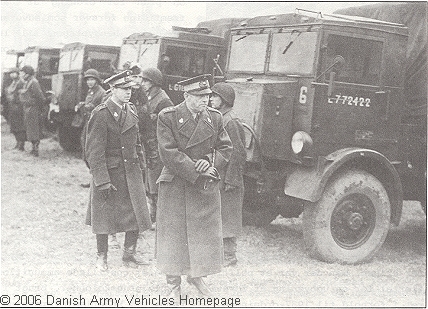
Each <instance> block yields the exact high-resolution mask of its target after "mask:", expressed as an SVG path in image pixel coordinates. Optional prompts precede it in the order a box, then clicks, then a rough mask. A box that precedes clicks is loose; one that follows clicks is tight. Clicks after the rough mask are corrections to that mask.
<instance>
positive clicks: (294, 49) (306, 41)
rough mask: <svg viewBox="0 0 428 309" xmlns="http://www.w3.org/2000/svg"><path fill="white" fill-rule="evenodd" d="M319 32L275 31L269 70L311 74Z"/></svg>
mask: <svg viewBox="0 0 428 309" xmlns="http://www.w3.org/2000/svg"><path fill="white" fill-rule="evenodd" d="M317 35H318V33H317V32H299V31H294V32H289V33H275V34H273V37H272V48H271V55H270V63H269V68H268V71H269V72H272V73H287V74H299V75H300V74H302V75H307V74H311V73H312V71H313V67H314V58H315V51H316V43H317Z"/></svg>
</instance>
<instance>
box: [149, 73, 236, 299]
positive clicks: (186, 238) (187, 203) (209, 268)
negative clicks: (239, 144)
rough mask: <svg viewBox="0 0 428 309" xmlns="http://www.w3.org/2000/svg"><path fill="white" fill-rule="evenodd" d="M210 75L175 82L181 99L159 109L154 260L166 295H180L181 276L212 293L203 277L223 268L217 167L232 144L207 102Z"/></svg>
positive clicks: (225, 156)
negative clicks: (163, 276)
mask: <svg viewBox="0 0 428 309" xmlns="http://www.w3.org/2000/svg"><path fill="white" fill-rule="evenodd" d="M208 78H209V75H201V76H197V77H194V78H191V79H188V80H185V81H182V82H180V83H179V84H180V85H181V86H182V87H183V90H184V99H185V100H184V102H182V103H180V104H179V105H177V106H172V107H167V108H165V109H163V110H162V111H161V112H160V113H159V116H158V123H157V138H158V143H159V155H160V159H161V160H162V163H163V164H164V168H163V169H162V172H161V175H160V176H159V178H158V181H157V182H158V184H159V199H158V209H157V218H156V219H157V220H156V223H157V226H156V259H157V266H158V268H159V270H160V271H162V272H163V273H164V274H166V280H167V284H168V288H169V291H170V297H173V298H174V299H175V300H176V299H178V297H179V295H180V294H181V275H187V281H188V283H189V284H191V285H192V286H194V287H195V288H196V289H197V290H198V291H199V293H200V294H202V295H204V296H209V295H211V291H210V289H209V288H208V286H207V285H206V284H205V282H204V280H203V277H205V276H208V275H210V274H215V273H218V272H220V271H221V267H222V259H223V248H222V230H221V205H220V191H219V176H218V175H219V173H218V170H221V169H222V168H224V167H225V166H226V164H227V162H228V161H229V157H230V155H231V152H232V143H231V141H230V139H229V136H228V135H227V132H226V131H225V129H224V127H223V120H222V115H221V113H220V112H218V111H217V110H215V109H212V108H210V107H208V102H209V94H210V93H211V90H210V87H209V81H208Z"/></svg>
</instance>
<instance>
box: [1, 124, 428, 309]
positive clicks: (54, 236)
mask: <svg viewBox="0 0 428 309" xmlns="http://www.w3.org/2000/svg"><path fill="white" fill-rule="evenodd" d="M1 128H2V131H1V295H6V296H2V297H1V299H0V301H1V302H2V304H3V305H6V304H7V300H8V298H7V296H9V299H10V305H14V304H15V305H19V304H21V305H22V304H31V303H34V304H38V303H40V305H43V306H51V305H52V304H51V303H52V302H55V303H54V305H55V306H58V304H59V303H58V301H60V302H61V305H63V306H64V305H65V306H66V305H68V304H75V305H78V306H84V307H95V306H103V307H104V306H116V303H115V302H114V299H115V298H116V299H119V300H118V303H117V304H118V305H119V306H121V307H128V306H133V307H137V306H139V307H141V306H143V307H144V306H146V307H147V306H148V307H152V306H154V305H155V306H156V304H157V303H154V302H155V301H154V300H152V303H148V299H149V300H150V299H153V298H156V299H158V297H164V296H166V295H165V293H166V285H165V279H164V276H163V275H162V274H161V273H160V272H159V271H158V270H157V269H156V264H155V261H154V260H153V251H154V236H155V234H154V232H153V231H147V232H145V233H144V239H140V241H139V244H140V246H139V252H140V253H141V254H143V255H145V256H146V257H147V258H151V259H152V264H151V265H149V266H146V267H141V268H139V269H138V270H131V269H127V268H124V267H123V266H122V265H121V259H120V258H121V251H120V250H111V251H110V252H109V266H110V269H109V271H108V272H106V273H99V272H98V271H96V270H95V269H94V261H95V251H96V243H95V237H94V235H93V234H92V232H91V229H90V227H88V226H85V225H84V217H85V212H86V205H87V200H88V192H89V189H85V188H82V187H81V186H80V184H81V183H86V182H89V179H90V176H89V173H88V170H87V168H86V166H85V165H84V163H83V162H82V161H81V160H80V159H79V158H78V157H77V156H76V154H71V153H67V152H64V151H63V150H62V149H61V148H60V147H59V145H58V143H57V141H56V140H55V138H54V137H50V138H47V139H44V140H43V141H42V142H41V145H40V157H39V158H35V157H32V156H30V155H29V151H30V145H29V144H27V145H26V147H27V149H26V152H25V153H22V152H18V151H16V150H12V148H13V146H14V143H15V142H14V138H13V136H12V135H11V134H10V133H9V128H8V126H7V124H6V123H5V122H4V119H3V120H2V126H1ZM118 238H119V241H120V242H122V241H123V235H118ZM238 259H239V262H238V265H237V266H236V267H233V268H227V269H225V270H224V271H223V272H222V273H220V274H217V275H213V276H209V277H208V278H207V283H208V284H209V285H210V287H211V288H212V290H213V291H214V292H215V293H216V296H217V297H220V298H221V297H223V298H233V300H234V305H235V306H236V305H237V303H236V301H237V300H239V306H245V307H250V306H251V307H261V306H270V307H271V306H281V307H301V306H305V307H343V306H353V307H363V306H364V307H367V306H368V307H375V306H376V307H377V306H382V307H402V306H406V307H415V306H416V307H424V306H425V305H426V217H425V215H424V213H423V212H422V210H421V207H420V204H419V203H418V202H409V201H406V202H405V204H404V210H403V217H402V220H401V223H400V225H399V226H398V227H393V228H392V229H391V231H390V233H389V234H388V237H387V239H386V241H385V244H384V245H383V247H382V248H381V250H380V251H379V253H378V254H377V255H376V257H375V259H374V260H373V261H372V262H370V263H367V264H363V265H357V266H350V265H346V266H345V265H338V264H326V263H323V262H320V261H317V260H314V259H311V258H309V257H308V256H307V254H306V252H305V249H304V244H303V235H302V224H301V220H300V219H284V218H277V219H276V220H275V221H274V222H273V223H272V224H270V225H269V226H267V227H264V228H257V227H249V226H247V227H245V228H244V233H243V235H242V237H241V238H240V239H239V242H238ZM183 293H187V294H188V295H189V297H192V295H195V291H193V290H192V289H191V287H189V286H188V285H187V283H183ZM16 295H23V296H16ZM31 295H33V296H31ZM34 295H40V296H34ZM133 296H134V298H133V299H132V302H131V303H129V302H128V300H131V298H132V297H133ZM58 299H59V300H58ZM136 300H137V302H136ZM91 301H92V303H91ZM138 301H143V303H140V304H139V305H138ZM17 302H18V303H17ZM67 302H69V303H67ZM229 304H230V303H229ZM188 305H189V304H188Z"/></svg>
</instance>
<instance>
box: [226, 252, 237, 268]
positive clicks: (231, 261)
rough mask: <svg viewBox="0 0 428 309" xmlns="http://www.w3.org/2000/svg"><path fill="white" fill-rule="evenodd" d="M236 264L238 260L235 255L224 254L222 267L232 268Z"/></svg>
mask: <svg viewBox="0 0 428 309" xmlns="http://www.w3.org/2000/svg"><path fill="white" fill-rule="evenodd" d="M236 263H238V259H237V258H236V255H235V253H228V252H225V253H224V262H223V267H228V266H234V265H236Z"/></svg>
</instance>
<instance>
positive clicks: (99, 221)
mask: <svg viewBox="0 0 428 309" xmlns="http://www.w3.org/2000/svg"><path fill="white" fill-rule="evenodd" d="M130 75H131V74H130V72H129V71H124V72H121V73H118V74H116V75H113V76H112V77H110V78H108V79H106V80H105V82H106V83H108V84H109V85H110V87H111V92H112V96H111V97H110V98H109V99H108V100H107V101H106V102H104V103H101V104H100V105H98V106H97V107H96V108H95V109H94V110H93V112H92V115H91V118H90V119H89V123H88V130H87V137H86V144H85V153H86V159H87V162H88V165H89V168H90V171H91V174H92V182H91V194H90V203H89V207H88V212H87V220H86V223H87V224H89V225H92V231H93V233H95V234H96V239H97V249H98V255H97V264H96V265H97V268H98V269H100V270H102V271H105V270H107V268H108V267H107V251H108V234H113V233H118V232H125V243H124V252H123V256H122V260H123V263H124V265H125V266H127V267H133V268H135V267H137V266H138V265H141V264H147V262H145V261H142V260H139V259H137V258H136V256H135V253H136V245H137V239H138V233H139V231H144V230H147V229H149V228H150V227H151V222H150V216H149V211H148V207H147V202H146V197H145V191H144V184H143V174H142V164H141V163H140V162H142V156H143V155H142V151H141V144H140V140H139V135H138V116H137V113H136V111H135V107H134V106H133V105H131V104H130V103H128V102H129V99H130V97H131V87H132V85H133V81H132V78H131V77H130Z"/></svg>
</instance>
